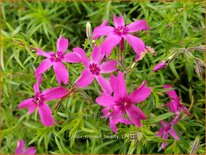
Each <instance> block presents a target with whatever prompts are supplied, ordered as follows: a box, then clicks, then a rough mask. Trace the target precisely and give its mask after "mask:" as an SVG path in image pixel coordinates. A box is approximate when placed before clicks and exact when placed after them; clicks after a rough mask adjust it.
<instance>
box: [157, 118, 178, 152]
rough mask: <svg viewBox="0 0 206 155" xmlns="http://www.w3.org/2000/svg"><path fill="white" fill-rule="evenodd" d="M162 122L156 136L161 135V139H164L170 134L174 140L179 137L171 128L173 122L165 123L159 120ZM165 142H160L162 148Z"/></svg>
mask: <svg viewBox="0 0 206 155" xmlns="http://www.w3.org/2000/svg"><path fill="white" fill-rule="evenodd" d="M160 123H161V124H162V128H160V130H159V131H158V133H157V134H156V135H157V136H160V137H162V139H164V140H166V139H168V134H170V135H171V136H172V137H173V138H174V139H175V140H179V137H178V136H177V134H176V132H175V130H174V129H173V125H174V124H173V122H171V123H169V124H167V123H166V122H165V121H161V122H160ZM166 145H167V143H166V142H163V143H162V146H161V147H162V149H165V147H166Z"/></svg>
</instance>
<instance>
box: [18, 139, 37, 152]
mask: <svg viewBox="0 0 206 155" xmlns="http://www.w3.org/2000/svg"><path fill="white" fill-rule="evenodd" d="M35 153H36V149H35V147H29V148H28V149H26V150H25V142H24V141H23V140H19V141H18V142H17V146H16V151H15V154H26V155H33V154H35Z"/></svg>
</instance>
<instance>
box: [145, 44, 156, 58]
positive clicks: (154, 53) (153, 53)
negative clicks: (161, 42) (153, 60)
mask: <svg viewBox="0 0 206 155" xmlns="http://www.w3.org/2000/svg"><path fill="white" fill-rule="evenodd" d="M145 52H150V53H152V55H154V56H155V55H157V52H156V51H155V50H154V48H152V47H151V46H146V47H145Z"/></svg>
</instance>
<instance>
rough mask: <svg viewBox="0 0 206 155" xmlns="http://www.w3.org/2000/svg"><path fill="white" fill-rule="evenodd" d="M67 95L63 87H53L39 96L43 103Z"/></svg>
mask: <svg viewBox="0 0 206 155" xmlns="http://www.w3.org/2000/svg"><path fill="white" fill-rule="evenodd" d="M67 93H68V90H67V89H66V88H65V87H55V88H50V89H47V90H45V91H43V92H42V93H41V94H42V95H43V96H44V100H45V101H51V100H55V99H58V98H62V97H63V96H65V95H66V94H67Z"/></svg>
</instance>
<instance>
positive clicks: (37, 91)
mask: <svg viewBox="0 0 206 155" xmlns="http://www.w3.org/2000/svg"><path fill="white" fill-rule="evenodd" d="M42 80H43V79H42V76H41V75H40V76H38V77H37V79H36V82H35V84H34V86H33V89H34V93H35V94H38V93H40V91H39V85H40V83H41V82H42Z"/></svg>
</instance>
